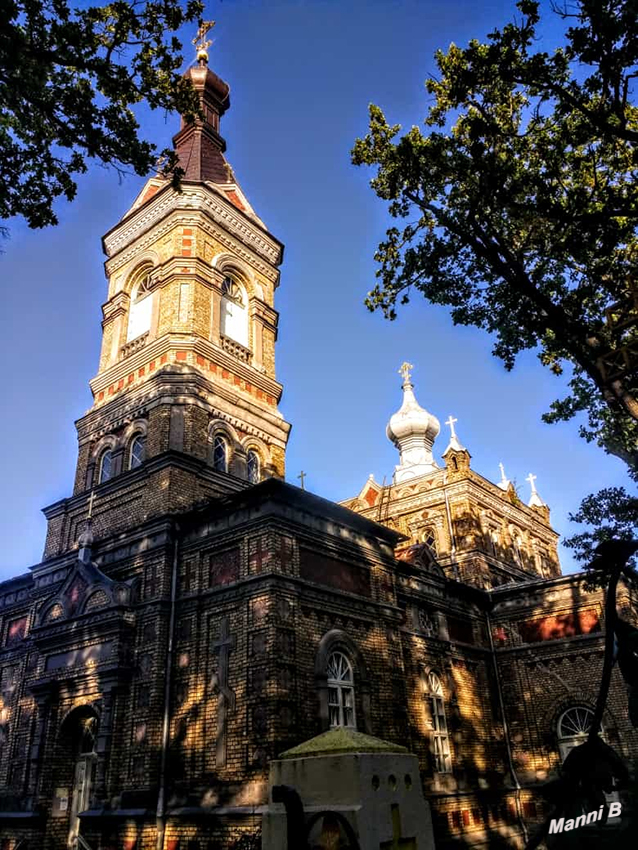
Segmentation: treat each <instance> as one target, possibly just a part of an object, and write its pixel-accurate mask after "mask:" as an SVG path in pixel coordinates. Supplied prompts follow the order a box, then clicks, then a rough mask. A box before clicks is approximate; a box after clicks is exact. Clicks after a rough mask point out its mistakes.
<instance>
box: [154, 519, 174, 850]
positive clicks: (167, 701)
mask: <svg viewBox="0 0 638 850" xmlns="http://www.w3.org/2000/svg"><path fill="white" fill-rule="evenodd" d="M179 532H180V527H179V523H178V522H177V521H174V523H173V529H172V534H173V567H172V571H171V602H170V616H169V621H168V647H167V650H166V680H165V687H164V718H163V722H162V750H161V759H160V782H159V791H158V794H157V811H156V814H155V823H156V829H157V850H164V837H165V834H166V757H167V754H168V738H169V732H170V707H171V675H172V670H173V642H174V632H175V601H176V599H177V562H178V556H179Z"/></svg>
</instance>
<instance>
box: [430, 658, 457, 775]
mask: <svg viewBox="0 0 638 850" xmlns="http://www.w3.org/2000/svg"><path fill="white" fill-rule="evenodd" d="M425 698H426V700H427V702H428V703H429V708H430V728H431V730H432V733H431V735H432V755H433V756H434V770H435V771H436V772H437V773H451V771H452V757H451V755H450V738H449V735H448V731H447V720H446V718H445V704H444V702H443V686H442V685H441V680H440V679H439V677H438V676H437V674H436V673H435V672H434V671H432V670H430V671H429V673H428V674H427V678H426V691H425Z"/></svg>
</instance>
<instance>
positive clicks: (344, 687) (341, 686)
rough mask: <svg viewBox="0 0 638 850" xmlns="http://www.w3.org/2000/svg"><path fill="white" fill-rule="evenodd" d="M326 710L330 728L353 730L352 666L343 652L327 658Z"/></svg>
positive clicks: (334, 653)
mask: <svg viewBox="0 0 638 850" xmlns="http://www.w3.org/2000/svg"><path fill="white" fill-rule="evenodd" d="M327 673H328V710H329V712H330V725H331V726H347V727H349V728H351V729H354V728H355V726H356V724H355V713H354V676H353V674H352V665H351V664H350V661H349V659H348V658H347V656H346V655H344V654H343V652H333V653H332V654H331V655H330V657H329V658H328V668H327Z"/></svg>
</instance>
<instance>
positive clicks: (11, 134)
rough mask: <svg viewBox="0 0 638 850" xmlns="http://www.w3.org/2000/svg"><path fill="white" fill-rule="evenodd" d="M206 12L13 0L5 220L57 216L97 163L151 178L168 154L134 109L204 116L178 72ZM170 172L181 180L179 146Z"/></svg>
mask: <svg viewBox="0 0 638 850" xmlns="http://www.w3.org/2000/svg"><path fill="white" fill-rule="evenodd" d="M201 11H202V4H201V2H199V0H187V2H186V4H185V5H182V4H181V3H180V2H179V0H146V2H142V0H140V1H139V2H134V3H133V2H124V0H115V2H113V3H109V4H108V5H105V6H86V7H79V8H72V7H71V6H70V5H69V3H68V0H8V2H7V3H5V4H3V18H4V20H3V23H2V31H1V32H0V220H1V219H8V218H10V217H11V216H23V217H24V218H25V219H26V221H27V223H28V224H29V226H30V227H44V226H46V225H49V224H55V223H56V222H57V218H56V215H55V213H54V211H53V202H54V200H55V199H56V198H57V197H59V196H61V195H62V196H64V197H66V198H67V199H68V200H72V199H73V197H74V196H75V192H76V184H75V181H74V175H76V174H80V173H82V172H85V171H86V170H87V159H97V160H99V161H101V162H102V163H105V164H108V165H112V166H115V167H116V168H118V169H123V168H129V167H130V168H132V169H133V171H135V173H136V174H140V175H144V174H147V173H148V172H149V170H150V169H151V168H152V167H153V166H154V165H155V163H156V161H157V159H158V151H157V150H156V148H155V146H154V145H153V144H152V143H150V142H148V141H145V140H143V139H141V138H140V137H139V135H138V131H139V125H138V122H137V119H136V117H135V114H134V112H133V110H132V107H133V106H135V105H136V104H138V103H140V102H141V101H145V102H146V103H147V104H148V105H149V106H150V107H151V109H157V108H161V109H168V110H171V109H177V110H178V111H179V112H180V113H182V114H183V115H184V116H185V118H186V120H193V118H194V117H195V116H196V115H198V114H199V104H198V101H197V96H196V94H195V91H194V89H193V88H192V86H191V84H190V82H189V81H187V80H185V79H183V78H182V76H181V75H180V74H179V73H178V70H179V68H180V66H181V64H182V61H183V60H182V56H181V53H180V51H181V43H180V42H179V40H178V39H177V38H176V36H175V35H174V33H175V32H176V31H177V30H178V29H179V28H180V27H181V26H182V25H183V24H184V23H186V22H189V21H195V20H196V19H197V18H198V17H199V15H200V14H201ZM161 156H163V157H164V163H163V164H164V169H165V173H167V174H168V173H170V174H172V175H173V177H174V179H175V182H176V183H178V182H179V177H180V172H179V170H178V169H176V160H175V156H174V153H173V152H170V151H164V152H162V154H161Z"/></svg>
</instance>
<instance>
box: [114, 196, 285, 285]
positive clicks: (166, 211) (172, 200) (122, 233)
mask: <svg viewBox="0 0 638 850" xmlns="http://www.w3.org/2000/svg"><path fill="white" fill-rule="evenodd" d="M197 213H199V214H200V216H197ZM201 214H204V216H206V218H208V219H209V221H210V222H211V223H213V224H214V225H217V228H214V227H210V224H209V225H208V232H209V234H210V235H211V236H213V237H215V238H218V239H219V240H220V241H223V240H222V238H221V237H222V236H223V235H224V234H229V235H231V236H234V237H235V239H236V240H237V243H240V244H237V243H234V242H233V241H230V242H229V243H228V247H230V248H231V250H235V251H237V253H238V254H239V255H240V256H242V257H243V259H245V260H246V261H247V262H250V263H251V264H252V265H254V266H255V267H256V268H258V269H259V271H261V272H262V273H263V274H266V275H267V276H268V277H270V278H271V279H272V278H273V275H274V278H277V277H278V273H277V271H276V269H273V268H272V267H273V266H274V267H276V266H278V265H279V264H280V263H281V260H282V254H283V251H282V246H281V245H280V243H278V242H276V241H275V239H274V238H272V237H270V236H269V235H267V234H266V233H265V232H263V231H260V230H259V229H258V228H257V227H255V226H251V225H250V224H249V223H248V221H247V220H244V219H243V217H241V216H240V215H239V214H238V211H237V209H236V207H234V206H233V205H232V204H231V203H230V201H225V200H222V198H221V196H218V195H216V194H214V193H213V192H212V191H211V190H210V189H209V188H208V187H205V186H187V187H184V190H183V191H182V192H181V193H178V192H175V191H173V192H169V193H167V194H166V195H163V194H162V195H158V197H157V199H154V200H153V201H151V204H150V205H149V206H148V207H146V205H145V206H144V208H143V209H141V210H140V211H139V212H138V213H134V214H133V215H132V216H131V217H130V218H129V219H128V220H126V221H125V222H123V223H122V225H121V226H119V227H118V226H116V227H115V228H114V229H113V230H112V231H111V232H110V233H108V234H107V235H106V236H105V237H104V250H105V253H106V255H107V257H108V258H109V259H108V260H107V262H106V264H105V267H106V271H107V274H108V275H111V274H113V273H114V272H115V271H117V269H118V268H120V267H121V266H122V265H123V264H124V263H127V262H128V261H129V260H130V259H131V258H132V257H133V256H134V254H135V253H139V252H140V251H141V250H143V249H144V248H146V247H148V245H149V244H151V243H152V242H154V241H157V240H158V239H160V238H161V236H162V235H163V234H164V233H165V232H167V231H168V230H169V229H172V228H173V227H175V225H176V224H180V223H183V224H185V225H186V226H200V227H203V228H204V230H207V227H206V225H207V224H208V222H206V219H202V218H201ZM180 217H183V218H184V220H183V222H181V221H180ZM242 245H243V246H245V248H247V249H249V250H248V251H246V250H243V251H242V250H241V246H242ZM127 249H129V250H128V251H127ZM258 258H260V259H261V260H262V261H264V260H265V261H266V263H268V264H269V266H264V264H263V262H261V263H260V262H259V259H258Z"/></svg>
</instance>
